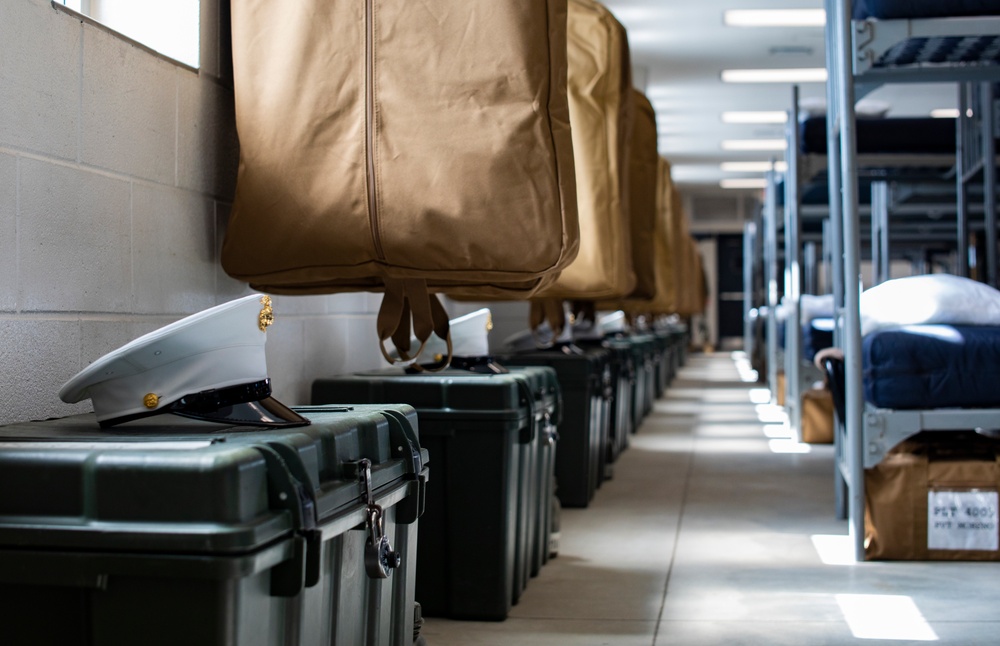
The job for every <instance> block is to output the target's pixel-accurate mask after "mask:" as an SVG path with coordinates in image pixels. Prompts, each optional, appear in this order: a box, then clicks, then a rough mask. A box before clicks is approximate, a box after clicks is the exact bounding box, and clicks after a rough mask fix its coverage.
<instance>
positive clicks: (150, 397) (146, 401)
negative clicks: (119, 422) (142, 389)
mask: <svg viewBox="0 0 1000 646" xmlns="http://www.w3.org/2000/svg"><path fill="white" fill-rule="evenodd" d="M159 404H160V397H159V396H158V395H155V394H153V393H147V394H146V396H145V397H143V398H142V405H143V406H145V407H146V408H149V409H150V410H152V409H154V408H156V407H157V406H158V405H159Z"/></svg>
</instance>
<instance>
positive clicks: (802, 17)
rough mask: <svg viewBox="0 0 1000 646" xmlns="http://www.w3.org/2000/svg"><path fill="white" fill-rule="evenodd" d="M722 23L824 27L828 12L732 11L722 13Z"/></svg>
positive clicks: (813, 10)
mask: <svg viewBox="0 0 1000 646" xmlns="http://www.w3.org/2000/svg"><path fill="white" fill-rule="evenodd" d="M722 22H723V24H725V25H728V26H729V27H822V26H823V25H825V24H826V12H825V11H824V10H822V9H730V10H728V11H723V12H722Z"/></svg>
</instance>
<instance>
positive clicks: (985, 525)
mask: <svg viewBox="0 0 1000 646" xmlns="http://www.w3.org/2000/svg"><path fill="white" fill-rule="evenodd" d="M997 499H998V495H997V492H996V491H975V490H973V491H928V492H927V549H930V550H992V551H996V550H997V549H998V544H997V543H998V538H1000V532H998V531H997Z"/></svg>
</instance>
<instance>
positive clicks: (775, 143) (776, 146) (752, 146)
mask: <svg viewBox="0 0 1000 646" xmlns="http://www.w3.org/2000/svg"><path fill="white" fill-rule="evenodd" d="M787 146H788V142H787V141H785V140H784V139H725V140H723V142H722V149H723V150H755V151H760V150H784V149H785V148H786V147H787Z"/></svg>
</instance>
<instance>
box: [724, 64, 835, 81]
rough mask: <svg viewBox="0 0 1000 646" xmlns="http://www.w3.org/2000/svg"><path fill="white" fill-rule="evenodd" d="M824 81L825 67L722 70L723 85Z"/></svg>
mask: <svg viewBox="0 0 1000 646" xmlns="http://www.w3.org/2000/svg"><path fill="white" fill-rule="evenodd" d="M825 81H826V68H825V67H792V68H787V69H759V70H722V82H723V83H823V82H825Z"/></svg>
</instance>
